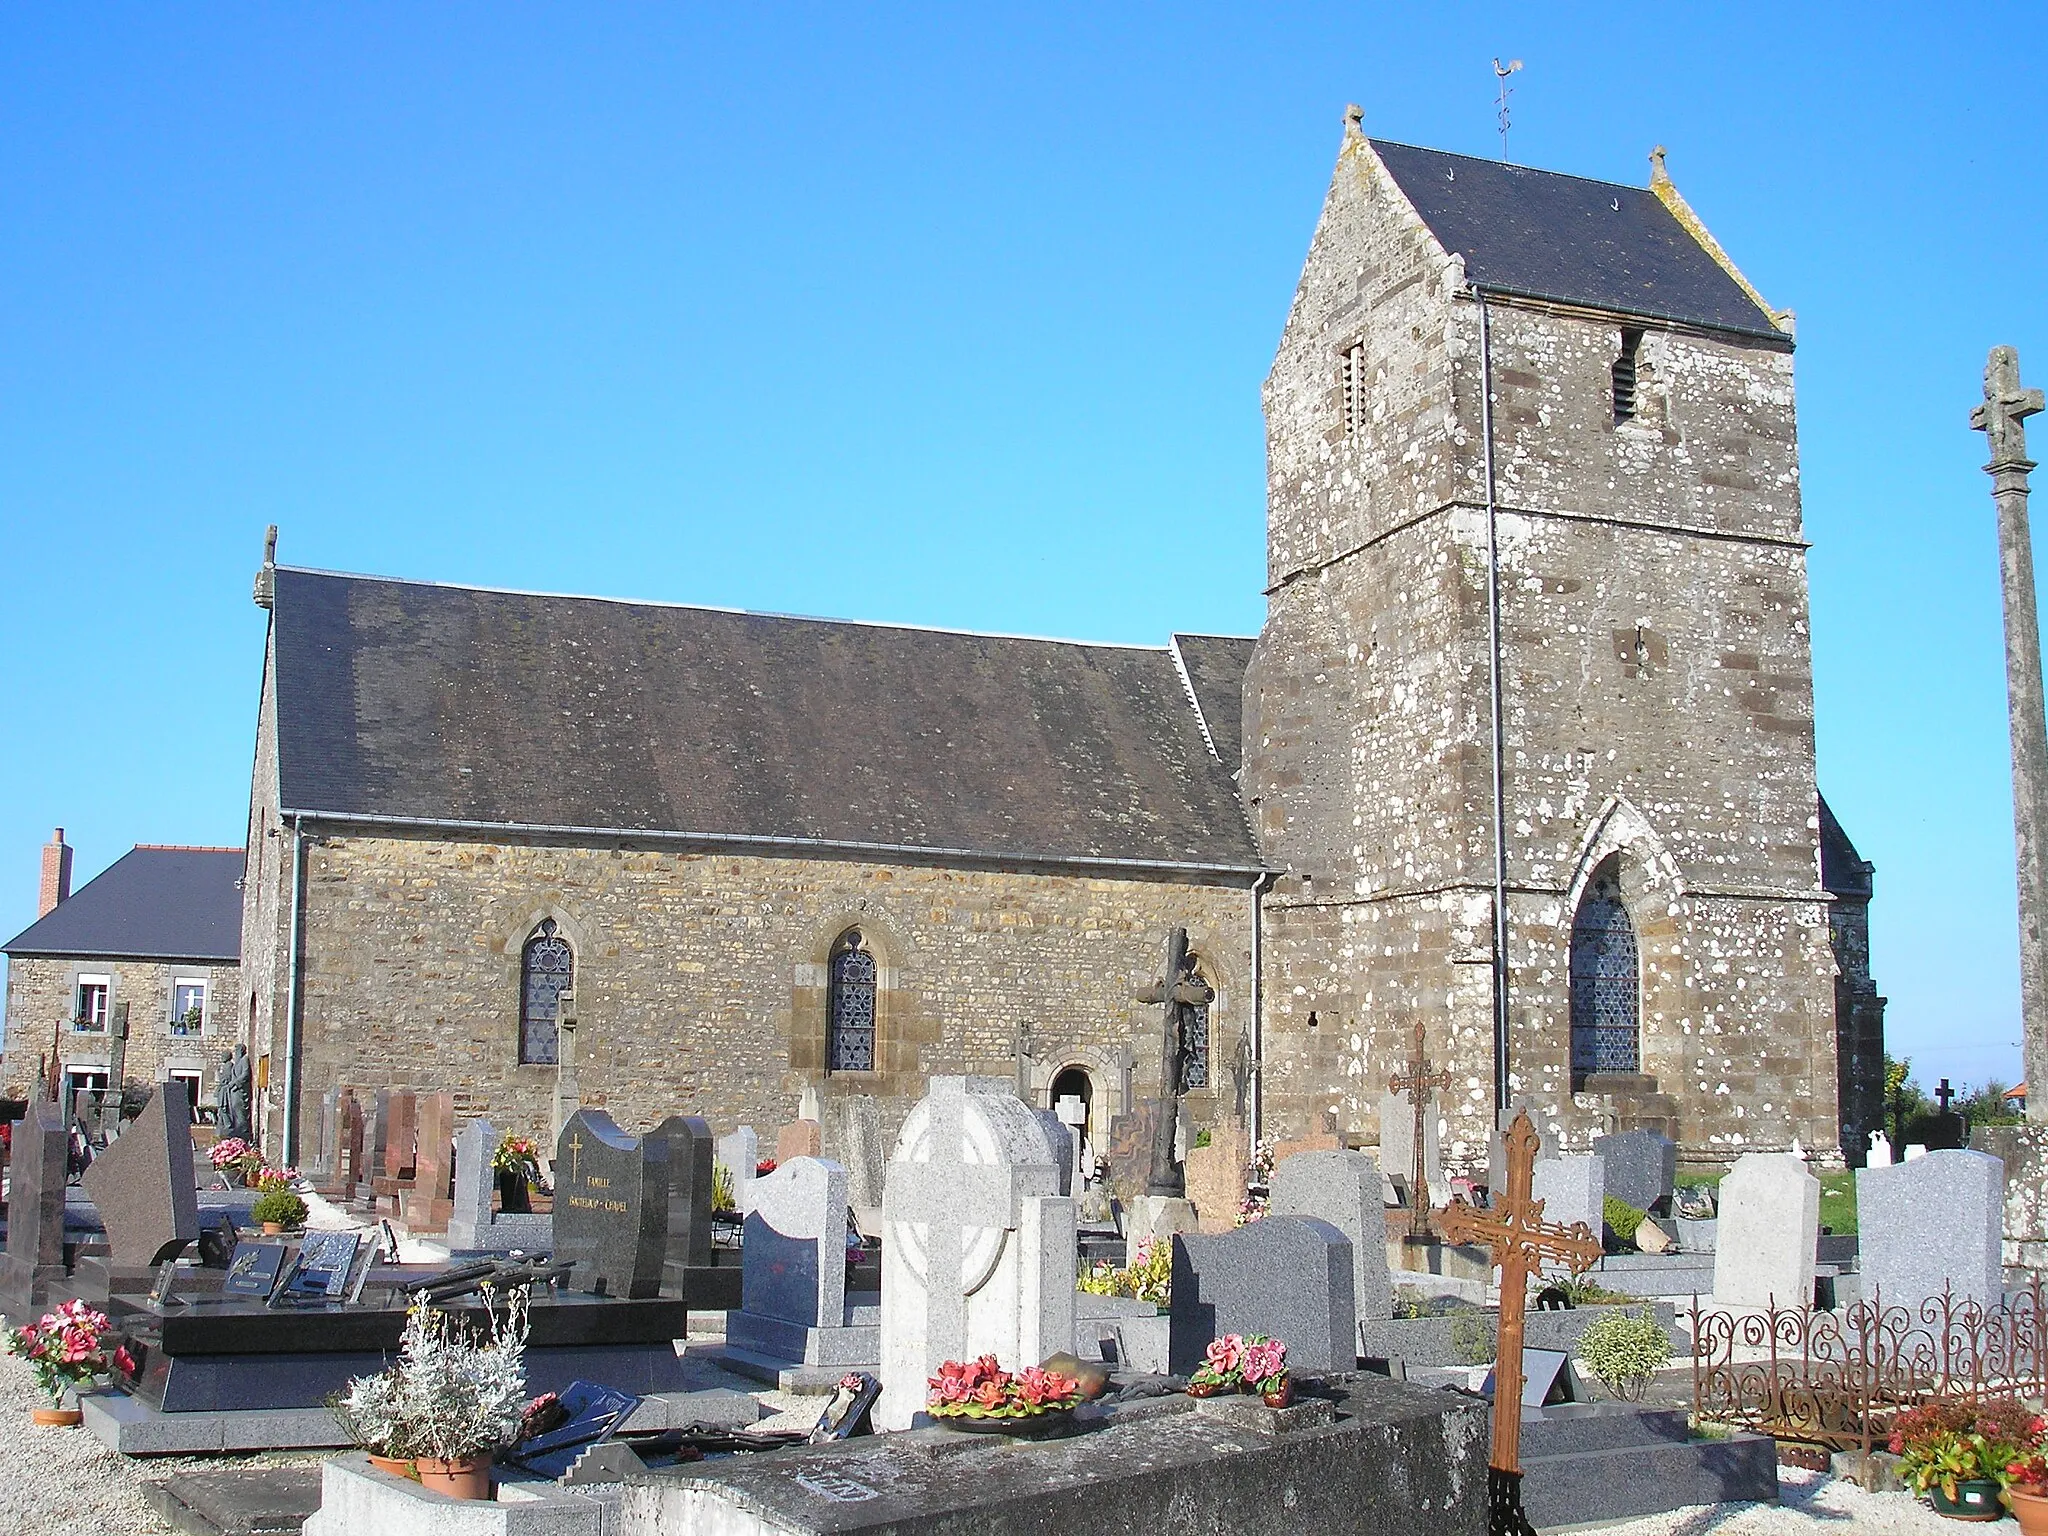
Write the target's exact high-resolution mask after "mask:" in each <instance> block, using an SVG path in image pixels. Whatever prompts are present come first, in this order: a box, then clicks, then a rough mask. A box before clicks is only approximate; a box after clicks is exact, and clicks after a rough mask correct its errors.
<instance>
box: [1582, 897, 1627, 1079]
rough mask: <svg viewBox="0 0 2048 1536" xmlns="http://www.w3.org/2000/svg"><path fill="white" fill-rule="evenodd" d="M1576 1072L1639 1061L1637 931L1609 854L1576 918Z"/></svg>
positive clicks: (1621, 1066)
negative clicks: (1623, 900) (1631, 920)
mask: <svg viewBox="0 0 2048 1536" xmlns="http://www.w3.org/2000/svg"><path fill="white" fill-rule="evenodd" d="M1571 974H1572V1072H1573V1075H1575V1076H1582V1075H1584V1074H1585V1073H1588V1072H1634V1071H1636V1070H1637V1065H1638V1062H1639V1060H1640V1031H1639V1027H1638V1016H1637V1005H1638V1000H1639V998H1640V995H1641V982H1640V980H1639V978H1638V974H1637V965H1636V930H1635V924H1633V923H1632V922H1630V921H1629V916H1628V908H1627V907H1626V906H1624V905H1623V904H1622V900H1621V880H1620V871H1619V868H1618V866H1617V863H1616V861H1615V860H1614V859H1609V860H1608V861H1607V862H1606V863H1604V864H1602V865H1601V866H1600V868H1599V869H1598V870H1596V871H1594V874H1593V879H1592V882H1591V883H1590V884H1589V885H1588V886H1587V887H1586V894H1585V896H1584V897H1582V898H1581V899H1580V901H1579V911H1578V916H1577V917H1575V918H1573V919H1572V951H1571Z"/></svg>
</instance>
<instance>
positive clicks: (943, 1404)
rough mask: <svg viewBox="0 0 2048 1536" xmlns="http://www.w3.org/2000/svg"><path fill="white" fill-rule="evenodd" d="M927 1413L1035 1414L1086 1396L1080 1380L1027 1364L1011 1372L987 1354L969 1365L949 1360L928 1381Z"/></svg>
mask: <svg viewBox="0 0 2048 1536" xmlns="http://www.w3.org/2000/svg"><path fill="white" fill-rule="evenodd" d="M927 1385H928V1386H929V1387H930V1389H931V1390H930V1393H929V1394H928V1395H927V1397H926V1398H925V1412H927V1413H929V1414H930V1415H931V1416H932V1417H933V1418H935V1419H942V1420H943V1419H970V1420H971V1419H1033V1418H1037V1417H1039V1416H1040V1415H1043V1414H1048V1413H1059V1412H1063V1411H1064V1410H1066V1409H1069V1408H1072V1407H1073V1406H1074V1405H1075V1404H1077V1403H1079V1402H1080V1401H1081V1397H1082V1392H1081V1383H1080V1382H1079V1381H1077V1380H1075V1379H1074V1378H1073V1377H1072V1376H1068V1375H1064V1374H1062V1373H1061V1372H1059V1371H1049V1370H1046V1369H1045V1368H1044V1367H1043V1366H1038V1365H1027V1366H1026V1367H1025V1368H1024V1369H1023V1370H1021V1371H1018V1372H1016V1373H1014V1374H1012V1373H1011V1372H1009V1371H1006V1370H1004V1369H1003V1368H1002V1367H1001V1366H1000V1365H998V1364H996V1357H995V1356H994V1355H983V1356H982V1357H981V1358H980V1359H979V1360H970V1361H968V1362H966V1363H965V1364H964V1365H963V1364H962V1363H961V1362H960V1361H958V1360H948V1361H945V1362H944V1363H943V1364H941V1365H940V1366H939V1374H938V1375H936V1376H934V1377H932V1378H931V1379H930V1381H929V1382H928V1383H927Z"/></svg>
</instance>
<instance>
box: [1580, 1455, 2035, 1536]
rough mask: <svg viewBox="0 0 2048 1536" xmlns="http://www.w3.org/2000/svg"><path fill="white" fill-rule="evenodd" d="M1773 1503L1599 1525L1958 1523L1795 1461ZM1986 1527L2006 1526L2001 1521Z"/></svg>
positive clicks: (1663, 1529) (1695, 1529) (1767, 1535)
mask: <svg viewBox="0 0 2048 1536" xmlns="http://www.w3.org/2000/svg"><path fill="white" fill-rule="evenodd" d="M1778 1497H1779V1500H1780V1502H1779V1503H1777V1504H1775V1505H1772V1504H1718V1505H1695V1506H1694V1507H1693V1508H1691V1509H1676V1510H1673V1511H1672V1512H1671V1513H1670V1514H1668V1515H1646V1516H1644V1517H1643V1518H1642V1519H1640V1520H1624V1521H1620V1522H1618V1523H1616V1524H1613V1525H1602V1526H1598V1527H1567V1529H1585V1530H1590V1529H1597V1530H1599V1531H1600V1532H1601V1536H1710V1533H1711V1536H1820V1533H1821V1532H1824V1531H1825V1532H1828V1533H1829V1536H1836V1533H1840V1532H1844V1531H1853V1532H1855V1533H1856V1536H1866V1533H1868V1536H1954V1532H1955V1530H1956V1524H1955V1522H1954V1521H1951V1520H1945V1519H1943V1518H1942V1517H1941V1516H1940V1515H1937V1514H1936V1513H1935V1512H1934V1511H1933V1510H1931V1509H1929V1508H1928V1507H1927V1506H1926V1505H1925V1504H1922V1503H1921V1502H1920V1501H1919V1500H1918V1499H1915V1498H1913V1497H1911V1496H1910V1495H1907V1494H1903V1493H1865V1492H1864V1491H1863V1490H1862V1489H1861V1488H1859V1487H1857V1486H1856V1485H1855V1484H1854V1483H1852V1482H1849V1481H1847V1480H1846V1479H1843V1478H1839V1477H1826V1476H1823V1475H1822V1474H1821V1473H1818V1472H1802V1471H1800V1470H1798V1469H1797V1468H1794V1467H1780V1468H1779V1469H1778ZM1986 1529H1987V1530H1997V1531H2010V1530H2012V1529H2013V1527H2012V1526H2009V1525H2006V1524H2003V1523H2000V1524H1999V1525H1996V1526H1987V1527H1986Z"/></svg>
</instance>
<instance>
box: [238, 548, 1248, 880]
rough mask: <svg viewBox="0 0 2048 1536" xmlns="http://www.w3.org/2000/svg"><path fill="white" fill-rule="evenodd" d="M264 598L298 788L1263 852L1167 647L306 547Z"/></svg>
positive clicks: (743, 830) (801, 828) (895, 844)
mask: <svg viewBox="0 0 2048 1536" xmlns="http://www.w3.org/2000/svg"><path fill="white" fill-rule="evenodd" d="M272 622H273V624H274V625H275V631H274V633H275V642H276V697H277V722H278V723H277V730H278V763H279V775H280V785H281V800H282V805H283V808H284V809H285V810H286V811H287V812H299V813H303V814H307V815H321V814H324V815H327V816H329V817H334V818H354V819H362V820H368V821H377V822H395V823H407V822H418V823H425V822H433V823H455V824H458V825H463V826H469V827H473V828H475V829H477V830H486V829H489V828H494V827H497V828H527V829H539V830H558V831H561V832H564V833H567V832H570V831H575V832H579V833H585V834H589V833H610V834H631V833H634V832H642V833H656V834H664V835H676V836H681V837H694V838H705V839H714V840H717V839H724V840H732V841H737V842H742V843H766V844H780V843H789V844H791V845H794V846H803V845H808V844H811V843H823V844H830V845H839V846H842V847H849V848H857V849H868V850H877V851H891V852H896V853H905V852H910V853H915V852H923V853H928V854H930V855H933V856H938V857H945V856H957V855H968V856H974V857H982V858H992V859H1003V860H1017V861H1021V862H1031V861H1042V862H1052V863H1065V862H1074V861H1118V862H1134V863H1140V864H1147V865H1155V866H1195V867H1198V868H1202V869H1208V870H1225V871H1244V872H1247V873H1249V872H1250V871H1253V870H1256V869H1258V868H1259V867H1261V866H1260V860H1259V856H1258V851H1257V848H1256V846H1255V845H1254V843H1253V842H1252V839H1251V834H1250V831H1249V829H1248V828H1247V826H1246V824H1245V819H1244V816H1243V814H1242V812H1241V811H1240V809H1239V805H1238V800H1237V794H1236V787H1235V785H1234V783H1233V781H1232V779H1231V775H1230V772H1229V770H1228V769H1226V768H1225V767H1224V766H1223V765H1222V764H1221V763H1219V762H1218V761H1217V760H1216V758H1215V757H1214V756H1212V755H1211V753H1210V751H1209V748H1208V745H1207V743H1206V742H1205V741H1204V739H1203V735H1202V731H1201V727H1200V723H1199V721H1198V720H1197V717H1196V714H1195V711H1194V709H1193V708H1192V707H1191V706H1190V704H1189V700H1188V695H1187V691H1186V689H1185V688H1183V686H1182V684H1181V679H1180V674H1179V671H1178V669H1177V668H1176V667H1175V665H1174V661H1173V657H1172V654H1171V653H1170V652H1169V651H1168V650H1167V649H1165V648H1164V647H1161V648H1157V649H1150V648H1142V647H1128V646H1114V645H1091V644H1081V643H1075V642H1068V641H1053V640H1030V639H1020V638H1014V637H1007V636H995V635H978V634H966V633H959V632H954V631H944V630H929V629H912V628H905V627H897V626H890V625H883V624H859V623H846V622H835V621H830V620H821V619H803V618H785V617H778V616H772V615H766V614H756V613H742V612H736V611H732V610H727V609H716V608H694V607H682V606H670V605H662V604H651V603H630V602H615V601H609V600H606V599H600V598H587V597H558V596H545V595H540V594H534V593H521V592H500V591H488V590H482V589H478V588H471V587H457V586H440V585H434V584H429V583H422V582H406V581H392V580H386V579H381V578H375V577H366V576H348V575H336V574H332V573H327V572H318V571H306V570H296V569H289V568H279V569H278V571H277V579H276V594H275V598H274V600H273V609H272ZM1219 686H1221V685H1219ZM1233 750H1234V743H1233Z"/></svg>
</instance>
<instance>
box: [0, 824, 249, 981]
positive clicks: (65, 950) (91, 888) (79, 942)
mask: <svg viewBox="0 0 2048 1536" xmlns="http://www.w3.org/2000/svg"><path fill="white" fill-rule="evenodd" d="M0 950H4V951H5V952H6V953H7V954H9V955H22V956H26V955H60V956H66V957H75V958H81V959H100V958H105V959H122V960H194V961H211V962H216V963H220V964H227V965H232V964H234V963H235V962H236V961H237V960H239V959H240V958H241V953H242V850H241V849H239V848H161V847H152V846H151V845H149V844H147V843H145V844H142V845H140V846H139V847H135V848H131V849H129V851H128V852H126V853H124V854H122V855H121V857H120V858H118V859H116V860H115V861H114V862H113V863H112V864H111V865H109V866H108V867H107V868H106V869H105V870H103V871H101V872H100V873H99V874H98V875H96V876H94V877H93V879H91V880H90V881H88V882H87V883H86V884H84V885H82V886H80V887H79V888H78V889H77V890H75V891H73V892H72V893H71V895H70V896H69V897H68V898H66V899H65V900H63V901H61V902H59V903H58V904H57V905H56V906H55V907H53V908H51V909H50V911H48V912H47V913H45V914H44V915H43V916H42V917H41V918H39V919H37V920H36V921H35V922H33V923H31V924H29V926H28V927H27V928H25V929H23V930H22V931H21V932H20V933H18V934H16V935H15V936H14V938H13V939H12V940H10V941H9V942H8V943H6V944H0Z"/></svg>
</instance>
